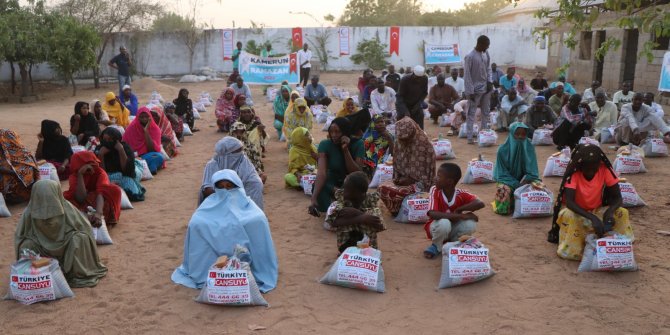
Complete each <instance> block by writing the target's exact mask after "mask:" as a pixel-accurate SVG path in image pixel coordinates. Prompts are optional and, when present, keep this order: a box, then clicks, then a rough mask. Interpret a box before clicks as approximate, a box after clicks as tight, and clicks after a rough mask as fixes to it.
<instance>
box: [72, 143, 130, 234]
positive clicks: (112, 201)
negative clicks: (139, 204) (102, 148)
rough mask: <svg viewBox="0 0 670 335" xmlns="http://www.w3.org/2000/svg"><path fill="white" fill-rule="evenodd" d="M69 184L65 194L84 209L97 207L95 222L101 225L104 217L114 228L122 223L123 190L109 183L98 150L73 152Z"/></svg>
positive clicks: (93, 218) (93, 222) (92, 219)
mask: <svg viewBox="0 0 670 335" xmlns="http://www.w3.org/2000/svg"><path fill="white" fill-rule="evenodd" d="M69 184H70V188H69V189H68V190H67V191H65V192H64V193H63V196H64V197H65V199H67V200H69V201H70V202H71V203H72V205H74V207H76V208H78V209H79V210H80V211H82V212H86V211H87V210H88V207H89V206H91V207H93V208H95V210H96V213H95V215H94V216H93V217H91V218H90V219H91V224H94V225H99V224H100V219H101V218H102V217H104V218H105V222H106V223H107V225H108V226H110V227H113V226H114V225H116V224H117V223H118V222H119V216H120V215H121V189H120V188H119V187H118V186H116V185H113V184H111V183H110V182H109V178H108V177H107V172H105V170H103V169H102V167H100V160H99V159H98V157H96V156H95V154H94V153H92V152H90V151H81V152H77V153H75V154H74V155H72V162H71V163H70V179H69Z"/></svg>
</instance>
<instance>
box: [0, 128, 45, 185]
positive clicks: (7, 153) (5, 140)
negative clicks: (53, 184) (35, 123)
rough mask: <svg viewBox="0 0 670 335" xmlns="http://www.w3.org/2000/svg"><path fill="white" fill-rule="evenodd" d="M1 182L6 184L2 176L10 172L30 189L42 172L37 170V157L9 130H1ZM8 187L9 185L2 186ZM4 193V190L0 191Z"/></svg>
mask: <svg viewBox="0 0 670 335" xmlns="http://www.w3.org/2000/svg"><path fill="white" fill-rule="evenodd" d="M0 170H2V173H0V182H2V183H3V184H4V180H3V179H4V178H2V175H3V174H5V173H7V172H10V173H13V174H14V175H15V176H16V178H18V180H19V181H20V182H21V183H22V184H23V187H26V188H27V187H30V185H32V184H33V183H34V182H35V181H36V180H38V179H39V175H40V170H39V169H38V168H37V162H35V156H33V154H32V153H31V152H30V151H29V150H28V149H26V147H25V146H23V144H21V140H20V139H19V136H18V135H16V133H15V132H13V131H11V130H9V129H0ZM2 186H4V187H7V185H6V184H5V185H2ZM0 192H3V193H4V190H1V189H0Z"/></svg>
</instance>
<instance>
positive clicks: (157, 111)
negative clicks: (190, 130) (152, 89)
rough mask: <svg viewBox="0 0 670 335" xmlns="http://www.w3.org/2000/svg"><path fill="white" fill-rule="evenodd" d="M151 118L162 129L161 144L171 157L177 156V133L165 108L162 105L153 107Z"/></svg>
mask: <svg viewBox="0 0 670 335" xmlns="http://www.w3.org/2000/svg"><path fill="white" fill-rule="evenodd" d="M151 118H152V119H153V120H154V123H156V124H157V125H158V128H160V129H161V145H162V146H163V149H165V153H166V154H167V155H168V157H170V158H172V157H174V156H177V154H178V153H179V150H178V149H177V135H175V133H174V130H172V124H170V121H169V120H168V118H167V117H166V116H165V113H163V109H162V108H161V107H160V106H153V107H151Z"/></svg>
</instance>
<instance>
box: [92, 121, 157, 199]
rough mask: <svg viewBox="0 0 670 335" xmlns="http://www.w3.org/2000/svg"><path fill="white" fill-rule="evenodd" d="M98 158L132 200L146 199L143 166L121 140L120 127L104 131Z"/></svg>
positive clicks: (114, 181) (110, 178)
mask: <svg viewBox="0 0 670 335" xmlns="http://www.w3.org/2000/svg"><path fill="white" fill-rule="evenodd" d="M98 158H99V159H100V166H101V167H102V168H103V169H104V170H105V172H107V175H108V176H109V180H110V181H111V182H112V183H114V184H116V185H119V187H121V188H122V189H123V191H124V192H126V195H128V199H130V201H144V193H145V192H146V190H145V189H144V187H142V184H141V183H140V181H141V180H142V170H143V166H142V164H141V163H140V162H137V161H135V153H134V152H133V149H131V148H130V146H128V144H127V143H126V142H123V141H121V133H120V132H119V130H118V129H116V128H112V127H110V128H107V129H105V130H103V131H102V135H100V150H99V151H98Z"/></svg>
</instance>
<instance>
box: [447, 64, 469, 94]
mask: <svg viewBox="0 0 670 335" xmlns="http://www.w3.org/2000/svg"><path fill="white" fill-rule="evenodd" d="M445 82H446V83H447V85H449V86H451V87H453V88H454V89H455V90H456V93H458V96H459V97H463V93H464V92H465V81H464V80H463V78H459V77H458V69H457V68H453V69H451V77H449V78H446V79H445Z"/></svg>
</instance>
